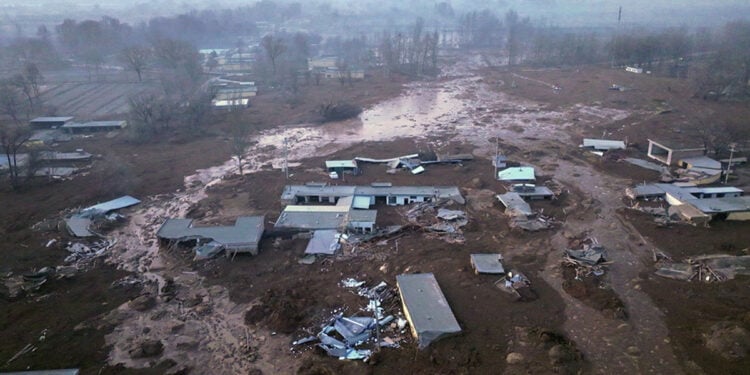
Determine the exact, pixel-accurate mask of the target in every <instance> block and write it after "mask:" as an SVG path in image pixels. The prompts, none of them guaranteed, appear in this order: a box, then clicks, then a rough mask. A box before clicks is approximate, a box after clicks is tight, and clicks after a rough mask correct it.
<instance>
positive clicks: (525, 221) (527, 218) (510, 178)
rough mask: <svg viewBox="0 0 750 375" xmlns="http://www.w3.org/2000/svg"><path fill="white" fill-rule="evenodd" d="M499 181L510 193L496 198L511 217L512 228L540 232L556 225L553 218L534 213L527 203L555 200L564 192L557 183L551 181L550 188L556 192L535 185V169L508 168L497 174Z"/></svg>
mask: <svg viewBox="0 0 750 375" xmlns="http://www.w3.org/2000/svg"><path fill="white" fill-rule="evenodd" d="M497 179H498V180H500V181H503V182H506V183H507V184H508V185H507V189H508V192H507V193H505V194H499V195H497V196H496V197H497V199H498V200H499V201H500V203H501V204H502V205H503V206H504V207H505V214H506V215H507V216H508V217H510V219H511V220H510V226H511V227H512V228H521V229H524V230H527V231H538V230H542V229H546V228H549V227H551V226H552V225H553V224H554V220H553V219H552V218H551V217H546V216H543V215H541V214H537V213H534V212H533V211H532V209H531V206H530V205H529V204H528V203H526V201H527V200H544V199H554V198H555V197H556V196H557V195H558V194H560V193H561V190H562V189H561V187H560V185H559V184H558V183H557V182H556V181H554V180H551V181H550V186H551V187H553V188H554V189H555V191H553V190H552V189H550V188H549V187H547V186H538V185H535V184H534V183H535V182H536V175H535V172H534V167H510V168H506V169H503V170H501V171H499V172H498V173H497Z"/></svg>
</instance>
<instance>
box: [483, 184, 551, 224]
mask: <svg viewBox="0 0 750 375" xmlns="http://www.w3.org/2000/svg"><path fill="white" fill-rule="evenodd" d="M495 197H496V198H497V200H499V201H500V203H501V204H502V205H503V206H505V215H506V216H508V217H509V218H510V227H511V228H521V229H523V230H526V231H529V232H535V231H539V230H543V229H547V228H551V227H552V226H553V225H554V223H555V220H554V218H552V217H549V216H544V215H543V214H542V212H539V213H535V212H533V211H532V210H531V206H529V204H528V203H527V202H526V201H525V200H524V199H523V198H522V197H521V195H520V194H518V193H516V192H508V193H505V194H499V195H496V196H495Z"/></svg>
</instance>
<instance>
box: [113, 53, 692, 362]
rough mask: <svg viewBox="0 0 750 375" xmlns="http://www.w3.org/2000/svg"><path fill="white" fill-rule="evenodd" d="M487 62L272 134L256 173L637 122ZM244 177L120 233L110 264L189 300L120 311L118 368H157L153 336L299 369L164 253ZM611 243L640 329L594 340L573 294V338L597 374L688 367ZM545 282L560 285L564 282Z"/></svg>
mask: <svg viewBox="0 0 750 375" xmlns="http://www.w3.org/2000/svg"><path fill="white" fill-rule="evenodd" d="M481 61H482V59H480V58H478V57H477V56H473V57H471V58H470V59H469V61H468V62H467V63H466V65H463V67H464V70H461V69H460V68H461V65H460V64H457V65H456V66H454V67H453V68H452V70H451V72H452V75H453V76H455V77H457V78H454V79H447V80H443V81H440V82H432V83H430V82H428V83H418V84H414V85H413V86H411V87H410V88H409V89H408V90H407V92H406V93H405V94H404V95H402V96H400V97H397V98H394V99H391V100H387V101H385V102H383V103H381V104H378V105H376V106H374V107H373V108H371V109H368V110H366V111H365V112H363V114H362V115H361V116H360V118H359V119H355V120H351V121H344V122H338V123H331V124H327V125H323V126H306V125H293V126H280V127H278V128H275V129H272V130H269V131H266V132H264V133H262V134H260V135H259V136H258V137H257V138H256V141H257V144H256V145H255V146H254V147H253V148H252V149H250V150H249V151H248V153H247V157H246V160H247V168H245V170H246V171H247V173H253V172H255V171H257V170H258V169H259V168H261V166H262V165H267V164H269V163H270V164H272V165H273V166H274V167H276V168H279V167H281V166H282V165H283V162H284V155H287V158H288V160H289V161H291V163H290V165H294V164H293V163H294V161H296V160H301V159H303V158H307V157H310V156H323V155H328V154H331V153H333V152H336V151H338V150H341V149H344V148H346V147H348V146H350V145H353V144H355V143H359V142H368V141H388V140H393V139H396V138H402V137H409V138H422V139H430V140H432V141H433V142H437V143H440V142H443V141H444V140H448V139H450V140H459V141H463V142H467V143H471V144H473V145H475V146H476V151H475V153H476V154H477V155H478V156H482V155H490V154H491V153H493V152H494V143H493V141H491V140H492V139H494V138H495V137H500V138H502V139H503V140H504V142H507V143H509V144H512V145H514V146H516V147H519V148H522V149H523V148H527V149H535V148H536V149H544V148H545V146H544V145H543V143H544V142H553V143H554V142H557V143H559V142H563V143H567V142H569V141H570V136H569V133H570V132H571V127H573V126H575V124H593V123H599V122H603V121H613V120H617V119H622V118H625V117H627V116H628V113H627V112H623V111H617V110H612V109H607V108H599V107H591V106H575V107H571V108H567V109H564V110H561V111H551V110H547V109H545V106H544V105H543V104H540V103H535V102H531V101H525V100H520V99H518V98H512V97H509V96H507V95H505V94H502V93H498V92H497V90H496V89H497V86H501V85H502V82H496V83H485V82H483V81H482V80H481V79H480V77H477V76H474V75H473V73H472V72H471V70H469V69H468V67H470V66H471V65H476V64H480V63H481ZM574 119H575V120H574ZM409 151H411V150H404V152H409ZM352 156H355V155H352ZM356 156H367V155H356ZM394 156H395V155H394ZM562 165H564V168H560V169H558V171H557V172H555V175H556V177H557V178H558V179H560V180H562V181H565V182H566V183H569V184H575V185H581V182H580V181H577V180H575V179H571V178H570V175H571V174H572V173H573V172H574V171H576V173H578V172H580V173H588V174H589V175H591V173H593V172H591V168H589V167H587V166H573V165H569V164H566V163H562ZM292 170H293V168H292ZM579 170H580V171H579ZM232 173H237V168H236V163H235V161H233V160H228V161H227V162H226V163H224V164H222V165H219V166H216V167H213V168H208V169H204V170H199V171H196V173H195V174H194V175H192V176H188V177H186V178H185V189H184V190H183V191H180V192H177V193H174V194H170V195H164V196H158V197H153V198H152V199H150V200H148V201H147V202H146V203H145V204H143V207H142V208H141V209H140V210H139V211H138V212H137V213H136V214H135V215H133V217H132V219H131V220H130V223H129V225H128V227H127V228H126V229H125V230H123V231H122V232H120V233H119V234H118V235H117V237H119V243H120V244H121V245H120V246H119V247H118V248H117V249H116V250H115V251H113V252H112V254H111V255H110V258H109V261H110V262H112V263H114V264H116V265H118V266H119V267H121V268H123V269H126V270H129V271H132V272H135V273H136V274H137V275H138V276H139V278H141V279H142V280H144V281H146V282H147V288H146V290H147V291H150V292H151V293H152V294H153V295H160V294H161V291H162V287H163V286H164V285H165V284H166V281H165V280H168V279H169V280H174V283H175V285H176V290H177V292H176V293H177V298H173V299H169V300H168V299H167V298H160V299H159V303H158V304H157V306H156V307H155V308H154V309H152V310H151V311H149V312H148V313H136V312H134V311H132V310H131V309H130V308H129V306H128V305H123V306H120V307H119V309H118V310H117V311H116V314H115V315H116V316H117V319H116V323H117V324H118V325H117V328H116V329H115V331H114V332H113V333H112V334H111V335H109V336H107V343H108V344H111V345H113V350H112V352H111V354H110V363H111V364H116V363H123V364H124V365H126V366H127V367H135V368H139V367H146V366H150V365H152V362H151V361H150V360H148V359H132V358H131V357H130V355H129V354H128V351H129V350H130V349H132V347H133V346H134V345H137V343H138V342H139V340H142V338H143V337H144V336H145V337H152V338H158V339H161V340H162V341H163V343H164V345H165V349H164V354H163V355H162V357H163V358H172V359H175V360H176V361H177V362H178V363H180V364H182V365H186V366H189V367H191V368H193V369H194V370H195V371H196V372H197V373H246V372H248V370H249V369H251V368H254V367H256V368H260V369H261V370H263V371H264V373H265V372H267V373H289V372H294V370H295V369H296V367H297V364H296V363H294V360H291V359H290V360H288V361H283V363H280V362H281V361H275V360H274V359H278V358H279V356H280V355H283V354H282V353H285V350H288V348H287V345H288V342H289V339H288V338H286V337H282V336H281V335H277V336H273V337H272V336H269V333H268V332H255V333H253V332H248V331H247V329H246V326H245V324H244V322H243V319H242V313H243V312H244V311H246V310H247V308H248V307H249V306H248V305H242V304H239V305H238V304H235V303H233V302H231V301H230V300H229V297H228V293H227V291H226V289H225V288H222V287H217V286H214V287H211V288H207V287H204V286H203V280H202V278H201V277H200V276H198V275H195V274H194V273H192V272H191V271H190V270H189V268H188V267H186V266H184V265H181V264H180V262H178V261H172V260H171V259H170V255H169V254H168V253H166V252H165V251H164V250H161V251H160V249H159V247H158V244H157V242H156V240H155V233H156V230H157V229H158V226H159V225H160V224H161V223H162V222H163V221H164V220H165V219H166V218H168V217H184V215H185V213H186V212H187V210H188V209H189V207H190V206H191V205H192V204H194V203H196V202H198V201H200V200H201V199H203V198H204V197H205V196H206V190H205V189H206V188H207V187H209V186H212V185H215V184H219V183H221V181H222V178H223V177H224V176H227V175H229V174H232ZM590 178H591V180H592V181H593V180H597V179H601V180H602V181H603V180H604V178H603V177H602V176H593V175H591V177H590ZM586 185H592V186H594V185H595V184H589V183H586ZM597 186H599V185H597ZM620 188H621V186H617V184H611V185H608V186H603V187H602V189H603V193H602V195H603V196H604V197H607V199H606V200H605V201H604V202H603V204H602V205H603V206H606V207H609V208H607V209H605V210H603V211H602V212H604V213H605V214H606V215H607V216H602V217H601V219H600V220H596V221H595V222H594V223H586V226H590V227H593V228H595V229H598V230H602V231H605V232H606V231H607V230H612V229H617V230H618V231H620V230H624V228H622V227H621V226H618V227H616V228H610V227H609V223H611V222H612V221H613V220H612V217H610V216H609V215H614V212H613V211H612V210H613V209H612V207H615V205H616V202H611V201H612V200H613V199H614V198H613V197H615V196H616V195H615V194H619V189H620ZM587 192H588V193H589V194H592V195H595V194H597V195H598V194H599V193H598V192H596V191H590V190H587ZM575 225H578V224H572V226H573V228H575ZM621 233H624V232H621ZM608 239H609V238H608ZM611 239H612V241H620V242H617V243H618V244H620V245H621V246H620V249H621V250H622V251H621V253H618V254H619V255H617V258H616V261H617V262H618V264H622V266H617V267H613V270H612V273H613V275H612V279H613V287H614V288H615V290H616V291H617V292H618V293H620V295H621V296H625V297H624V298H625V300H626V303H627V304H628V308H629V312H630V314H631V316H633V317H637V318H638V319H633V320H632V321H631V323H630V324H632V326H629V325H626V326H625V327H622V326H620V325H619V324H618V322H614V321H608V320H606V319H602V318H601V317H594V318H593V319H594V323H595V325H593V327H599V326H601V327H603V329H602V331H601V333H600V332H590V331H589V328H588V326H582V324H581V320H582V319H584V317H588V316H590V315H594V316H597V314H598V313H597V312H594V311H587V310H586V307H584V306H582V305H581V304H580V303H577V301H575V300H573V299H570V298H567V299H566V303H567V304H568V306H567V307H568V309H567V311H568V313H567V315H568V316H567V319H568V320H567V323H566V325H565V328H566V330H567V333H569V334H570V335H571V336H572V337H573V338H574V339H575V340H576V341H577V342H578V343H579V345H580V347H581V348H582V350H583V351H584V353H585V354H586V356H587V358H589V359H590V360H591V362H592V364H593V366H594V369H595V370H596V371H597V372H608V371H612V370H628V371H633V370H635V371H636V372H644V371H648V370H655V371H657V372H664V371H663V370H665V369H675V368H678V367H677V366H676V365H675V362H674V356H673V355H672V353H671V351H670V350H669V348H668V346H667V345H663V343H661V341H662V340H663V338H664V337H666V328H665V327H664V323H663V321H662V320H661V319H660V317H659V314H658V311H657V310H656V308H655V307H654V306H653V304H652V303H651V302H650V301H649V300H648V298H647V297H646V296H645V295H643V293H640V292H637V291H636V292H634V291H633V288H632V287H633V285H632V282H631V280H632V279H633V278H635V277H636V275H637V272H638V270H639V269H640V267H639V264H638V262H637V256H636V255H635V254H634V253H631V250H632V249H631V248H629V247H628V244H627V241H623V240H622V239H620V240H618V239H617V237H616V236H613V237H612V238H611ZM550 259H552V257H550ZM545 277H547V278H548V280H549V281H550V283H551V284H552V285H553V286H556V287H558V288H559V284H560V280H559V278H556V277H555V276H545ZM560 292H561V294H563V295H565V294H564V292H562V291H561V290H560ZM161 297H164V296H161ZM196 299H197V300H199V301H200V302H199V303H198V305H196V306H185V305H184V304H183V303H182V302H180V301H186V300H196ZM144 332H147V333H146V334H144ZM605 333H606V335H605ZM258 337H263V340H262V341H263V345H256V344H257V343H255V342H254V341H255V340H256V339H257V338H258ZM247 344H250V346H252V347H259V348H260V349H259V350H260V351H261V355H260V358H261V359H260V360H258V361H256V362H251V361H249V360H248V359H247V355H246V354H247V353H245V352H243V348H244V347H245V346H246V345H247ZM629 346H637V347H639V348H649V349H646V350H644V349H642V350H644V352H643V353H642V356H641V357H637V356H633V355H627V354H625V353H626V351H627V348H628V347H629ZM650 348H654V349H653V350H651V349H650ZM610 359H616V360H614V361H610ZM660 363H663V365H659V364H660Z"/></svg>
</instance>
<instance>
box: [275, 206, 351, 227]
mask: <svg viewBox="0 0 750 375" xmlns="http://www.w3.org/2000/svg"><path fill="white" fill-rule="evenodd" d="M346 218H347V214H346V212H315V211H306V212H302V211H296V212H295V211H286V210H284V211H282V212H281V215H280V216H279V219H278V220H276V224H275V225H274V228H277V229H284V228H286V229H314V230H318V229H343V227H344V226H345V225H344V223H345V221H346Z"/></svg>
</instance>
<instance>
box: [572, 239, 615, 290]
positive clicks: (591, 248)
mask: <svg viewBox="0 0 750 375" xmlns="http://www.w3.org/2000/svg"><path fill="white" fill-rule="evenodd" d="M572 242H573V244H574V245H578V246H580V248H577V249H566V250H564V251H563V265H565V266H568V267H572V268H574V269H575V271H576V276H575V279H576V280H583V278H584V277H587V276H589V275H595V276H602V275H604V272H605V267H606V266H608V265H610V264H612V262H609V261H607V252H606V250H605V249H604V247H603V246H602V245H600V244H599V242H598V241H597V240H596V238H593V237H587V238H584V239H583V240H581V241H578V240H574V241H572ZM578 246H574V247H578Z"/></svg>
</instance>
